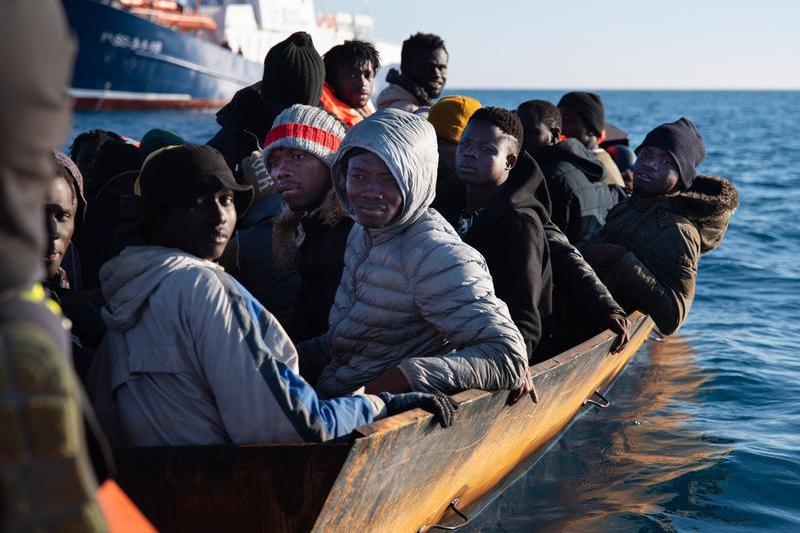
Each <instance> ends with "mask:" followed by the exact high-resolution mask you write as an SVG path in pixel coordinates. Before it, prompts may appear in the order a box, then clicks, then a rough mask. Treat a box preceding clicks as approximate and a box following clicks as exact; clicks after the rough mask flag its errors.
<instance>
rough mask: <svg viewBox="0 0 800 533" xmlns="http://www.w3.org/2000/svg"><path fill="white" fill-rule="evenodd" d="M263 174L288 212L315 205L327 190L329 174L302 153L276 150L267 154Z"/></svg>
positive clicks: (322, 165) (316, 160) (306, 208)
mask: <svg viewBox="0 0 800 533" xmlns="http://www.w3.org/2000/svg"><path fill="white" fill-rule="evenodd" d="M267 171H268V172H269V175H270V176H271V177H272V179H273V180H275V184H276V185H277V186H278V192H279V193H280V195H281V198H283V201H284V202H286V205H288V206H289V209H291V210H292V211H307V210H309V209H311V208H314V207H316V206H318V205H319V204H320V203H322V200H323V199H324V198H325V193H327V192H328V190H329V189H330V188H331V183H332V182H331V171H330V169H329V168H328V167H327V166H326V165H325V163H323V162H322V161H321V160H320V159H318V158H317V157H316V156H314V155H311V154H310V153H309V152H306V151H305V150H296V149H290V148H277V149H275V150H273V151H272V152H270V154H269V160H268V161H267Z"/></svg>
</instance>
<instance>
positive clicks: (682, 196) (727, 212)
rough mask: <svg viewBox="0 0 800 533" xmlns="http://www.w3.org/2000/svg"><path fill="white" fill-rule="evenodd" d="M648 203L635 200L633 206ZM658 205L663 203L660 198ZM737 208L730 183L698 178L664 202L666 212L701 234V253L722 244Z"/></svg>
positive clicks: (724, 180)
mask: <svg viewBox="0 0 800 533" xmlns="http://www.w3.org/2000/svg"><path fill="white" fill-rule="evenodd" d="M642 200H644V201H647V200H646V199H644V198H640V197H637V195H636V191H635V189H634V193H633V196H632V197H631V201H632V202H637V201H642ZM659 201H663V198H662V199H661V200H659ZM737 207H739V194H738V193H737V192H736V187H734V185H733V183H731V182H730V181H728V180H726V179H725V178H721V177H719V176H703V175H699V176H697V177H696V178H695V180H694V182H693V183H692V187H691V188H690V189H689V190H688V191H683V192H681V193H679V194H677V195H675V196H672V197H669V198H668V199H667V210H669V211H671V212H673V213H676V214H678V215H681V216H683V217H686V218H687V219H689V220H690V221H691V222H692V223H693V224H694V225H695V227H697V231H698V232H699V233H700V241H701V242H700V251H701V252H702V253H706V252H710V251H711V250H713V249H714V248H716V247H717V246H719V243H720V242H721V241H722V237H724V236H725V231H726V230H727V229H728V221H729V220H730V218H731V216H732V215H733V212H734V211H735V210H736V208H737Z"/></svg>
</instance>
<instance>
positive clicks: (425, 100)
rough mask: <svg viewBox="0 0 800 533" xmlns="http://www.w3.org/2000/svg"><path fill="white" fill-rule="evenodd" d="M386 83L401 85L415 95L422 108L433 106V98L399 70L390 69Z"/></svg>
mask: <svg viewBox="0 0 800 533" xmlns="http://www.w3.org/2000/svg"><path fill="white" fill-rule="evenodd" d="M386 81H387V82H388V83H394V84H395V85H399V86H400V87H402V88H403V89H405V90H406V91H408V92H410V93H411V94H413V95H414V98H416V99H417V102H419V105H421V106H429V105H431V97H430V95H429V94H428V91H426V90H425V89H424V88H423V87H420V86H419V85H417V84H416V83H414V82H413V81H411V80H410V79H409V78H408V77H406V76H405V75H404V74H401V73H400V72H399V71H398V70H397V69H394V68H393V69H390V70H389V73H388V74H387V75H386Z"/></svg>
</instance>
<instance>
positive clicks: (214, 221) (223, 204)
mask: <svg viewBox="0 0 800 533" xmlns="http://www.w3.org/2000/svg"><path fill="white" fill-rule="evenodd" d="M235 227H236V208H235V207H234V204H233V191H231V190H229V189H222V190H220V191H217V192H216V193H214V194H208V195H206V196H199V197H196V198H188V199H181V200H177V201H175V202H174V203H173V204H172V205H170V206H169V207H168V208H167V211H166V212H165V214H164V217H163V219H162V221H161V226H160V227H159V228H158V231H159V233H160V235H159V240H160V242H161V243H162V244H165V245H167V246H173V247H175V248H178V249H181V250H183V251H185V252H188V253H190V254H192V255H195V256H197V257H199V258H200V259H207V260H209V261H216V260H217V259H219V258H220V257H221V256H222V253H223V252H224V251H225V247H226V246H227V245H228V241H229V240H230V238H231V236H232V235H233V231H234V228H235Z"/></svg>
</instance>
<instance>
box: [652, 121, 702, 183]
mask: <svg viewBox="0 0 800 533" xmlns="http://www.w3.org/2000/svg"><path fill="white" fill-rule="evenodd" d="M645 146H654V147H656V148H661V149H662V150H664V151H665V152H667V153H668V154H669V155H671V156H672V159H674V160H675V164H677V165H678V173H679V174H680V176H681V182H682V183H683V187H684V189H687V190H688V189H690V188H691V187H692V182H693V181H694V178H695V177H696V176H697V166H698V165H699V164H700V163H702V162H703V159H705V158H706V147H705V144H704V143H703V137H702V136H701V135H700V133H698V131H697V128H695V127H694V124H692V121H691V120H689V119H688V118H684V117H681V118H679V119H678V120H676V121H675V122H670V123H667V124H662V125H660V126H658V127H657V128H655V129H654V130H652V131H651V132H650V133H648V134H647V137H645V138H644V141H642V144H640V145H639V146H638V147H637V148H636V154H637V155H638V154H639V151H640V150H641V149H642V148H644V147H645Z"/></svg>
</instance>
